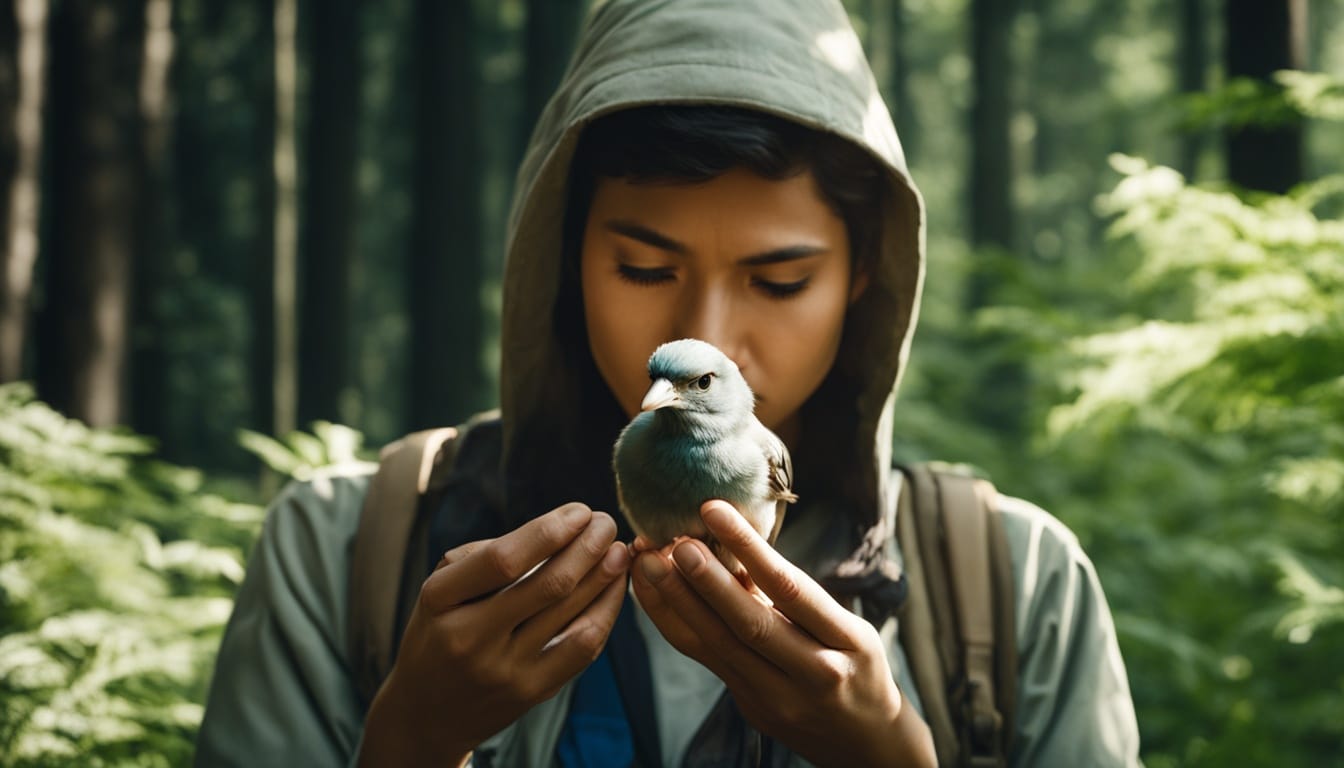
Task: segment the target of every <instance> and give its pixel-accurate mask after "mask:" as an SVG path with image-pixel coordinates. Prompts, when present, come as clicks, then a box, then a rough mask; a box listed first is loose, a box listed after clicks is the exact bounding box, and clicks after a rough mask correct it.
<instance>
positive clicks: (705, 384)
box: [695, 373, 714, 389]
mask: <svg viewBox="0 0 1344 768" xmlns="http://www.w3.org/2000/svg"><path fill="white" fill-rule="evenodd" d="M712 378H714V375H713V374H711V373H706V374H705V375H704V376H701V377H700V380H699V381H697V382H695V385H696V386H697V387H699V388H701V389H709V380H710V379H712Z"/></svg>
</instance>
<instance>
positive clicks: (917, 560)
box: [347, 414, 1017, 768]
mask: <svg viewBox="0 0 1344 768" xmlns="http://www.w3.org/2000/svg"><path fill="white" fill-rule="evenodd" d="M489 417H490V416H489V415H488V414H487V415H485V416H483V417H477V418H476V419H473V420H472V421H470V422H468V423H466V424H463V425H461V426H458V427H450V428H443V429H433V430H426V431H423V432H416V433H413V434H410V435H407V436H406V437H404V438H402V439H401V440H398V441H396V442H394V443H392V444H390V445H388V446H387V447H385V448H384V449H383V450H382V452H381V454H380V456H379V465H378V471H377V473H376V474H375V475H374V477H373V479H372V481H371V483H370V485H369V490H368V493H367V496H366V497H365V500H364V506H363V509H362V510H361V513H360V520H359V527H358V529H357V531H356V534H355V540H354V545H353V552H352V564H351V570H350V593H349V599H350V605H349V608H350V614H349V624H348V628H347V629H348V638H347V639H348V643H349V652H350V653H349V658H350V660H351V666H352V668H353V674H354V682H355V686H356V689H357V691H358V693H359V695H360V698H361V700H362V702H363V703H364V704H365V705H366V706H367V705H368V703H369V702H371V701H372V700H373V696H374V694H375V693H376V692H377V691H378V688H379V687H380V686H381V685H382V682H383V680H384V679H385V678H386V676H387V674H388V672H389V671H390V669H391V667H392V663H393V660H394V658H395V656H396V651H397V647H398V646H399V645H400V633H401V630H402V628H403V627H404V625H405V623H406V621H407V620H408V618H409V616H410V611H411V608H412V607H413V606H414V604H415V600H416V596H417V595H418V593H419V587H420V584H421V582H423V580H424V578H425V573H426V570H425V562H424V558H423V557H419V556H417V555H418V554H423V553H427V551H428V546H429V541H430V539H429V536H430V533H429V528H430V524H431V517H432V516H433V515H432V514H431V513H432V510H433V506H434V505H433V504H431V503H429V500H432V499H433V498H434V497H435V496H436V494H437V493H438V492H440V491H441V490H442V489H443V487H444V484H445V483H446V481H447V479H448V477H449V476H450V474H451V471H452V468H453V466H454V463H455V460H456V458H457V455H458V452H459V450H458V449H459V448H460V447H461V446H462V444H463V443H464V442H465V438H466V436H467V434H468V433H469V432H470V431H471V430H472V429H473V428H474V427H476V426H479V425H480V424H481V423H482V422H483V421H486V420H487V419H488V418H489ZM483 431H484V430H483ZM893 482H900V492H899V494H897V496H896V504H895V505H893V506H891V507H890V508H889V509H887V510H886V512H885V514H884V516H883V519H882V520H881V521H879V522H878V524H877V525H876V526H874V527H873V529H872V530H870V531H869V533H868V535H867V536H866V537H865V546H876V547H878V549H877V550H876V551H878V552H881V551H883V548H885V546H886V544H887V542H888V541H889V540H890V538H891V537H892V536H893V535H894V536H895V538H896V540H897V543H898V544H899V547H900V552H901V556H902V559H903V561H904V567H903V569H902V570H901V572H900V574H899V581H900V584H901V587H902V589H901V593H902V594H901V595H900V599H899V609H898V610H897V612H896V614H897V616H898V618H899V620H900V642H901V644H902V647H903V649H904V651H905V655H906V659H907V662H908V664H909V665H910V669H911V673H912V676H913V678H914V681H915V685H916V688H917V689H918V693H919V697H920V699H921V702H922V704H923V707H924V717H925V720H926V721H927V723H928V725H929V729H930V730H931V732H932V734H933V739H934V745H935V748H936V750H937V753H938V762H939V764H940V765H946V766H971V767H973V768H990V767H991V766H1006V765H1007V764H1008V757H1007V756H1008V754H1009V749H1010V746H1011V743H1010V741H1011V736H1012V733H1013V715H1014V711H1015V707H1016V695H1017V649H1016V636H1015V619H1014V603H1015V589H1014V584H1013V578H1012V565H1011V562H1010V557H1009V552H1008V543H1007V538H1006V536H1005V533H1004V529H1003V521H1002V515H1001V514H1000V512H999V511H998V505H997V503H996V499H997V495H996V492H995V490H994V487H993V486H992V485H991V484H990V483H989V482H988V481H986V480H983V479H978V478H976V477H974V476H972V475H971V474H970V473H969V472H968V471H967V470H966V469H965V468H963V467H958V466H954V465H949V464H943V463H937V462H931V463H925V464H915V465H910V466H901V467H898V468H897V469H896V470H893ZM470 528H471V526H470V525H468V530H469V529H470ZM464 541H465V539H464ZM389 563H399V564H400V567H399V568H396V567H388V564H389ZM884 565H888V566H891V567H892V569H894V567H895V564H894V563H891V562H889V561H888V562H887V563H884ZM825 583H826V582H825V581H824V580H823V584H825ZM865 613H867V611H865Z"/></svg>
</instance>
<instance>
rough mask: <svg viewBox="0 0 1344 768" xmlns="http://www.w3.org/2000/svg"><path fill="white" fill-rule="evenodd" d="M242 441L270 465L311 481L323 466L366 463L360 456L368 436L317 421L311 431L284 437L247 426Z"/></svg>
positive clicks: (281, 471)
mask: <svg viewBox="0 0 1344 768" xmlns="http://www.w3.org/2000/svg"><path fill="white" fill-rule="evenodd" d="M238 442H239V443H241V444H242V446H243V447H244V448H246V449H247V450H249V451H251V452H252V453H254V454H256V455H257V457H258V458H260V459H261V460H262V461H263V462H265V464H266V466H268V467H270V468H271V469H273V470H275V471H276V472H279V473H280V474H281V475H284V476H286V477H292V478H295V479H297V480H310V479H312V478H313V477H314V475H315V474H316V472H317V470H319V469H331V468H334V467H343V466H350V465H359V464H362V463H364V462H363V460H362V459H360V452H361V449H362V447H363V445H364V435H362V434H361V433H359V432H358V431H356V430H353V429H351V428H350V427H347V426H343V425H341V424H332V423H331V422H328V421H317V422H314V423H313V431H312V433H311V434H309V433H307V432H300V431H298V430H295V431H293V432H290V433H289V434H288V435H286V436H285V438H284V440H277V439H275V438H273V437H269V436H267V435H263V434H261V433H259V432H253V431H251V430H248V429H243V430H239V432H238Z"/></svg>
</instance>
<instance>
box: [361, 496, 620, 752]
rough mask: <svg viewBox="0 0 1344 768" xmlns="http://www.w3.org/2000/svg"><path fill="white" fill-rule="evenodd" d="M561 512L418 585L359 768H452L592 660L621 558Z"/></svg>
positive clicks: (574, 513)
mask: <svg viewBox="0 0 1344 768" xmlns="http://www.w3.org/2000/svg"><path fill="white" fill-rule="evenodd" d="M615 539H616V523H615V522H614V521H612V519H611V517H610V516H609V515H606V514H604V513H602V512H593V511H591V510H590V509H588V507H586V506H584V505H582V504H569V505H566V506H563V507H560V508H558V509H555V510H553V511H551V512H548V513H546V514H545V515H542V516H541V517H538V518H537V519H535V520H532V521H531V522H529V523H527V524H526V525H524V526H522V527H521V528H519V529H517V530H515V531H513V532H511V533H508V534H506V535H504V536H501V537H500V538H498V539H489V540H485V541H476V542H472V543H470V544H464V545H462V546H461V547H458V548H456V549H453V550H450V551H449V552H447V553H446V554H445V555H444V556H443V559H442V560H440V561H439V564H438V565H437V566H436V567H435V569H434V572H433V573H432V574H430V576H429V578H427V579H426V580H425V583H424V585H423V586H422V587H421V588H420V595H419V597H418V598H417V600H416V603H415V608H414V609H413V610H412V612H411V618H410V621H409V622H408V623H407V625H406V630H405V634H404V635H403V637H402V640H401V648H400V650H399V651H398V653H397V661H396V664H395V665H394V666H393V668H392V670H391V672H390V674H389V675H388V678H387V680H386V681H385V682H384V683H383V686H382V688H380V689H379V691H378V694H377V696H375V697H374V700H373V703H372V705H371V706H370V707H369V715H368V718H367V719H366V721H365V734H364V743H363V748H362V749H361V751H360V761H361V763H363V764H369V765H373V764H377V765H390V764H416V765H440V764H461V763H462V762H465V760H466V759H467V757H469V756H470V753H471V751H472V750H473V749H475V748H476V746H478V745H479V744H480V743H481V742H482V741H484V740H485V739H487V738H489V737H490V736H491V735H493V734H495V733H496V732H498V731H499V730H501V729H502V728H504V727H505V726H506V725H508V724H509V723H511V722H513V721H514V720H516V719H518V718H519V717H520V716H521V715H523V714H524V713H525V712H527V710H529V709H531V708H532V707H533V706H534V705H536V704H538V703H540V702H542V701H544V700H546V699H548V698H550V697H551V696H554V695H555V694H556V692H557V691H559V690H560V688H561V686H563V685H564V684H565V682H566V681H568V680H570V679H572V678H574V677H575V676H576V675H578V674H579V673H580V672H582V671H583V669H584V668H585V667H587V666H588V664H590V663H591V662H592V661H593V659H595V658H597V655H598V654H599V653H600V652H601V650H602V647H603V645H605V644H606V641H607V637H608V635H609V634H610V633H611V628H612V626H613V625H614V624H615V622H616V615H617V613H618V612H619V611H620V607H621V601H622V600H623V599H624V596H625V579H624V578H622V577H623V575H624V574H625V573H626V570H627V569H628V567H629V562H630V556H629V554H628V552H627V550H626V547H625V545H624V544H622V543H619V542H616V541H615Z"/></svg>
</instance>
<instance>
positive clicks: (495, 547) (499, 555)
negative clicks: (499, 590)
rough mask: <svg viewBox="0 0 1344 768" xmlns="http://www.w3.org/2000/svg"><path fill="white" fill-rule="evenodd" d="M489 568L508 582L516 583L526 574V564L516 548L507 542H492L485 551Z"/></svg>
mask: <svg viewBox="0 0 1344 768" xmlns="http://www.w3.org/2000/svg"><path fill="white" fill-rule="evenodd" d="M485 554H486V556H487V558H488V562H489V563H490V567H491V568H493V569H494V570H495V572H496V573H498V574H499V575H500V576H501V577H503V578H504V579H506V580H508V581H509V582H514V581H517V580H518V579H520V578H522V576H523V574H524V573H526V572H527V568H526V564H525V563H524V562H523V558H522V556H521V555H520V553H519V552H518V549H517V547H514V546H512V545H511V544H510V543H509V542H507V541H503V540H500V541H495V542H492V543H491V544H490V545H489V546H488V547H487V548H486V550H485Z"/></svg>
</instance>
